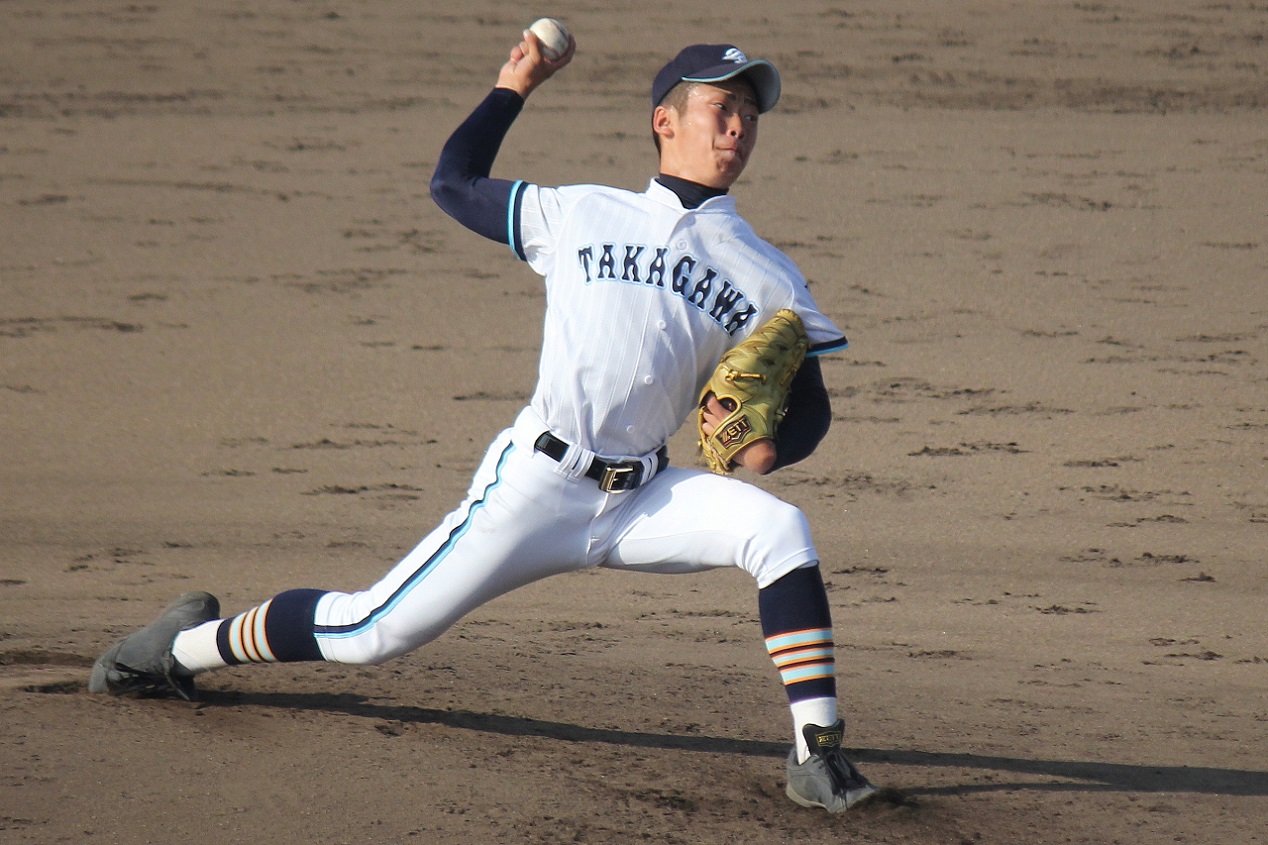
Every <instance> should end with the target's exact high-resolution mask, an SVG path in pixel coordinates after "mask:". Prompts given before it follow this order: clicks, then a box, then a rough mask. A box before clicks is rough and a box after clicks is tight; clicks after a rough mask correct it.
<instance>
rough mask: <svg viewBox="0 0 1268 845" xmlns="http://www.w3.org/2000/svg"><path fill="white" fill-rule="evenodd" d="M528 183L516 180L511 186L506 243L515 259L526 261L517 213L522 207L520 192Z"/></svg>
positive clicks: (507, 209) (507, 206) (507, 208)
mask: <svg viewBox="0 0 1268 845" xmlns="http://www.w3.org/2000/svg"><path fill="white" fill-rule="evenodd" d="M526 184H527V183H526V182H525V181H524V180H523V179H517V180H515V184H514V185H512V186H511V201H510V202H508V203H507V204H506V243H507V244H508V245H509V246H510V247H511V252H513V253H515V257H516V258H518V259H520V260H521V261H524V260H525V258H524V253H523V252H521V251H520V246H519V240H520V233H519V232H517V231H516V226H515V224H516V222H517V220H518V219H519V215H518V214H517V213H516V212H517V211H518V210H519V207H520V192H522V191H523V190H524V186H525V185H526Z"/></svg>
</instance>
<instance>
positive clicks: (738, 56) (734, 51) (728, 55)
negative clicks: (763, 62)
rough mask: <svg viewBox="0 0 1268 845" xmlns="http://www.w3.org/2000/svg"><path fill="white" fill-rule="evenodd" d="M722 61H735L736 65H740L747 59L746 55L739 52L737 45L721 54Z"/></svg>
mask: <svg viewBox="0 0 1268 845" xmlns="http://www.w3.org/2000/svg"><path fill="white" fill-rule="evenodd" d="M722 61H724V62H735V63H736V64H737V65H742V64H744V63H745V62H747V61H748V56H746V55H744V54H743V53H742V52H740V48H739V47H732V48H731V49H730V50H727V51H726V52H725V53H723V54H722Z"/></svg>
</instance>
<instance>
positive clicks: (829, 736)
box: [815, 731, 844, 748]
mask: <svg viewBox="0 0 1268 845" xmlns="http://www.w3.org/2000/svg"><path fill="white" fill-rule="evenodd" d="M842 739H844V734H842V733H841V732H840V731H825V732H824V733H821V734H816V735H815V742H816V743H818V745H819V747H820V748H832V747H835V746H838V745H840V744H841V740H842Z"/></svg>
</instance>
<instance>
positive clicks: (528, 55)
mask: <svg viewBox="0 0 1268 845" xmlns="http://www.w3.org/2000/svg"><path fill="white" fill-rule="evenodd" d="M576 52H577V39H575V38H573V37H572V34H571V33H569V35H568V49H567V50H565V51H564V52H563V54H562V55H560V57H559V58H557V59H548V58H546V57H545V56H544V55H543V54H542V45H541V41H540V40H539V39H538V38H537V35H536V34H535V33H533V32H532V31H530V30H524V40H523V41H521V42H520V43H519V44H516V45H515V46H514V47H512V48H511V55H510V58H509V59H507V62H506V64H504V65H502V70H501V71H500V72H499V73H498V84H497V87H499V88H509V89H510V90H512V91H514V92H516V93H517V94H519V95H520V96H521V97H525V98H527V97H528V95H529V94H531V93H533V91H534V90H536V89H537V86H539V85H541V84H542V83H543V82H545V81H546V80H547V79H550V78H551V77H552V76H554V75H555V73H557V72H558V71H560V70H562V69H563V68H564V66H566V65H567V64H568V63H569V62H571V61H572V57H573V54H574V53H576Z"/></svg>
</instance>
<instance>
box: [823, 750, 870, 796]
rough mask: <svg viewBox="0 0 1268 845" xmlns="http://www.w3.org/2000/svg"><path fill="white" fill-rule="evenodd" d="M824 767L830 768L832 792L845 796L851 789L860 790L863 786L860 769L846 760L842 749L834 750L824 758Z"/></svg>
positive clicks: (829, 775)
mask: <svg viewBox="0 0 1268 845" xmlns="http://www.w3.org/2000/svg"><path fill="white" fill-rule="evenodd" d="M823 762H824V765H826V766H827V768H828V777H830V778H831V779H832V791H833V792H834V793H840V794H842V795H844V794H845V793H846V792H848V791H849V790H851V789H858V788H859V787H861V786H862V785H863V776H862V775H860V774H859V772H858V769H856V768H854V764H853V763H851V762H850V761H849V759H848V758H846V756H845V754H844V753H842V751H841V749H839V748H834V749H832V750H831V751H829V752H828V753H827V754H825V755H824V757H823Z"/></svg>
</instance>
